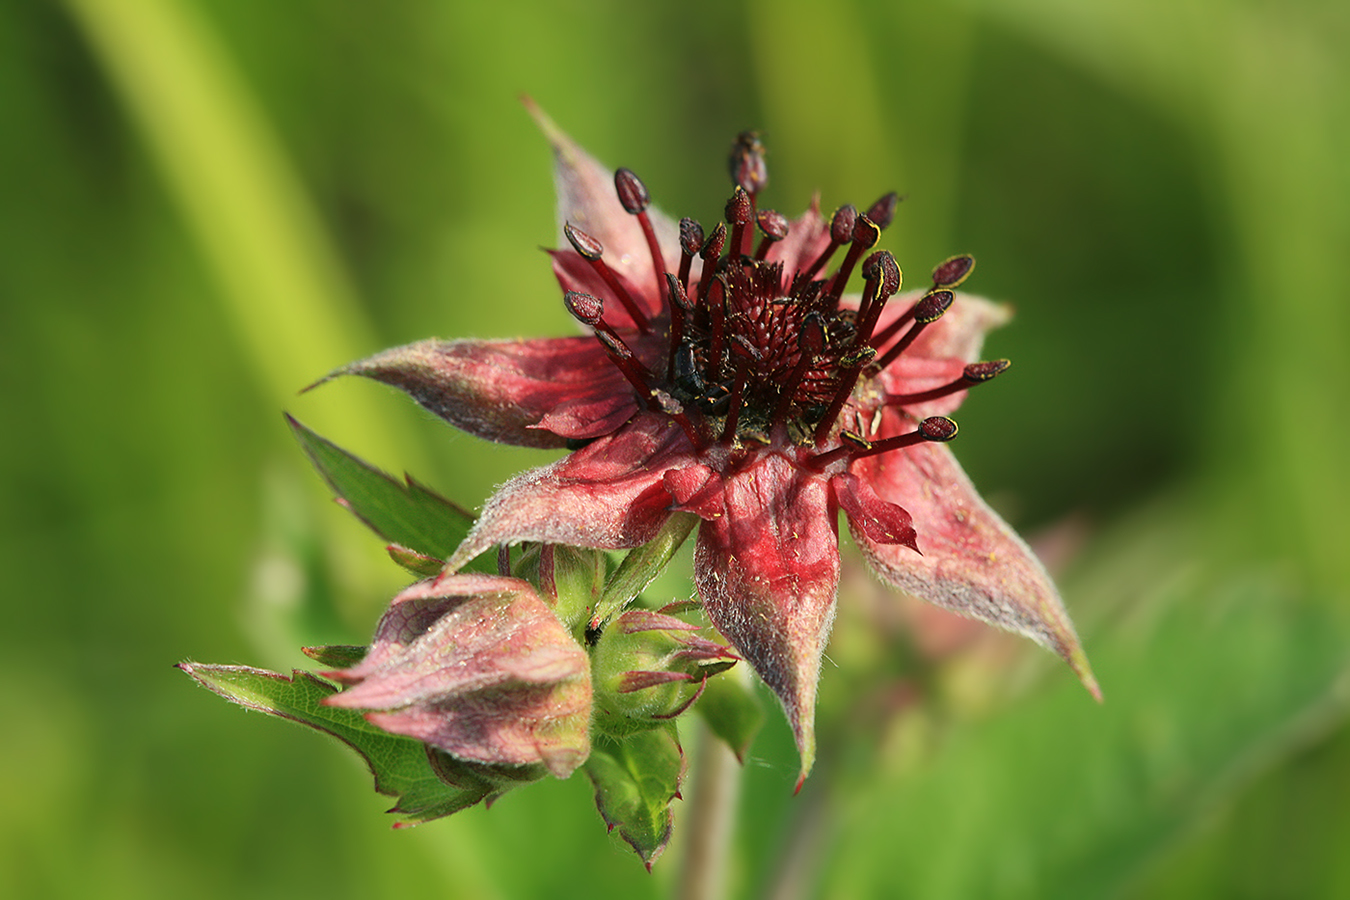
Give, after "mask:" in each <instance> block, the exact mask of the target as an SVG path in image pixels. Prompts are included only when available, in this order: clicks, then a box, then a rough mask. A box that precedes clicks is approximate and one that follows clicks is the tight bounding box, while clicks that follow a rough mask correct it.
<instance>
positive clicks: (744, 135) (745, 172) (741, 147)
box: [727, 131, 769, 199]
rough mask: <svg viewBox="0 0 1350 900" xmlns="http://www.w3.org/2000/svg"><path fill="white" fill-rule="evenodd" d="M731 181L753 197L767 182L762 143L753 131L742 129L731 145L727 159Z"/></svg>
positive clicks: (767, 168)
mask: <svg viewBox="0 0 1350 900" xmlns="http://www.w3.org/2000/svg"><path fill="white" fill-rule="evenodd" d="M727 167H728V168H729V169H730V170H731V183H732V184H734V185H736V186H737V187H739V188H741V189H742V190H744V191H745V192H746V193H747V194H749V195H750V197H751V198H752V199H753V198H754V197H755V195H756V194H758V193H759V192H760V191H762V190H764V188H765V186H766V185H768V183H769V167H768V166H766V165H765V164H764V144H763V143H761V142H760V139H759V134H758V133H757V132H754V131H742V132H741V133H740V134H738V135H736V143H734V144H732V145H731V155H730V157H728V159H727Z"/></svg>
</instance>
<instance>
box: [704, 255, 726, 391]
mask: <svg viewBox="0 0 1350 900" xmlns="http://www.w3.org/2000/svg"><path fill="white" fill-rule="evenodd" d="M714 287H716V288H718V289H719V290H718V291H717V296H716V297H714V296H713V288H714ZM726 311H727V281H726V276H724V275H714V276H713V279H712V285H711V286H710V287H709V288H708V320H709V323H710V325H711V328H710V329H709V330H710V331H711V332H712V346H711V347H710V348H709V352H708V374H709V375H710V376H711V377H709V379H708V380H709V381H713V382H717V381H721V380H722V341H723V334H724V331H725V327H724V325H725V320H726Z"/></svg>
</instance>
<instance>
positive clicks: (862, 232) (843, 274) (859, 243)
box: [827, 216, 881, 305]
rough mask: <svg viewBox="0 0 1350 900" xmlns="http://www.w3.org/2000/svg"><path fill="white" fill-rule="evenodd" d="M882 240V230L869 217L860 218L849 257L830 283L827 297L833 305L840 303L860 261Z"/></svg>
mask: <svg viewBox="0 0 1350 900" xmlns="http://www.w3.org/2000/svg"><path fill="white" fill-rule="evenodd" d="M879 240H881V229H880V228H878V227H877V226H876V223H874V222H873V221H872V220H871V219H869V218H867V216H858V221H857V222H855V223H854V225H853V243H851V244H849V247H848V255H847V256H845V257H844V262H843V264H842V265H840V266H839V271H838V272H835V273H834V279H833V280H832V281H831V282H830V290H829V293H828V294H827V296H828V297H829V298H830V300H831V301H832V303H833V304H835V305H837V304H838V303H839V298H840V297H842V296H843V294H844V285H846V284H848V278H849V276H850V275H852V274H853V267H854V266H856V265H857V264H858V260H859V259H861V258H862V255H863V254H864V253H866V252H867V251H868V250H871V249H872V248H873V247H875V246H876V245H877V241H879Z"/></svg>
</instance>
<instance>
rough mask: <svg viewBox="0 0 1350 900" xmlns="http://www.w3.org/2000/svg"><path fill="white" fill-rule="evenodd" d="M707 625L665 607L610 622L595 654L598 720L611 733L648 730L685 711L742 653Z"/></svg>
mask: <svg viewBox="0 0 1350 900" xmlns="http://www.w3.org/2000/svg"><path fill="white" fill-rule="evenodd" d="M700 632H704V626H702V625H700V624H696V623H693V622H689V621H686V620H685V619H682V618H677V617H676V616H674V615H671V614H670V609H669V608H667V610H665V611H660V612H656V611H652V610H647V609H630V610H627V611H626V612H624V613H623V614H622V615H620V616H618V617H617V618H615V619H614V621H612V622H611V623H610V624H609V627H607V628H606V629H605V630H604V632H603V634H601V636H600V638H599V640H598V641H597V642H596V645H595V648H594V650H593V651H592V655H591V672H592V676H593V685H594V689H595V710H596V716H595V726H596V727H597V728H598V729H599V730H601V731H603V732H605V733H607V734H610V735H614V736H623V735H628V734H633V733H635V732H638V731H645V730H647V729H649V728H653V727H656V726H657V725H660V724H662V723H665V722H668V721H670V720H671V719H674V718H676V717H678V716H680V715H681V714H682V713H684V712H685V711H686V710H688V709H689V707H690V706H691V705H693V703H694V702H695V701H696V700H698V698H699V696H700V695H701V694H702V693H703V690H704V688H705V687H706V685H707V681H708V679H709V678H712V677H713V676H714V675H718V674H720V673H722V672H725V671H726V670H727V669H729V668H731V667H732V666H733V665H735V664H736V662H737V660H738V659H739V657H738V656H737V655H736V654H735V652H734V651H732V649H731V648H730V647H728V646H726V645H725V644H722V643H718V642H716V641H713V640H711V639H710V638H709V637H708V636H706V635H707V632H705V633H702V634H701V633H700Z"/></svg>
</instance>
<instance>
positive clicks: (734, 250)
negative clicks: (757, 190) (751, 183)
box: [726, 185, 755, 259]
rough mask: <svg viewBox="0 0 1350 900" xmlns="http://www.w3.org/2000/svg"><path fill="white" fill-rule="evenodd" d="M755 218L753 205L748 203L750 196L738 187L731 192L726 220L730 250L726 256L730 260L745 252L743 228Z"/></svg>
mask: <svg viewBox="0 0 1350 900" xmlns="http://www.w3.org/2000/svg"><path fill="white" fill-rule="evenodd" d="M754 217H755V207H754V204H752V203H751V202H750V195H749V194H747V193H746V192H745V189H744V188H742V187H741V186H740V185H737V186H736V189H735V190H734V191H732V192H731V199H730V200H728V201H727V207H726V218H727V222H728V223H729V224H730V225H731V248H730V249H729V250H728V251H727V255H728V256H730V257H731V258H733V259H734V258H735V257H737V256H740V255H741V254H742V253H744V252H745V244H744V241H743V237H744V235H745V230H746V229H745V226H747V225H749V224H750V223H751V222H752V221H753V220H754Z"/></svg>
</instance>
